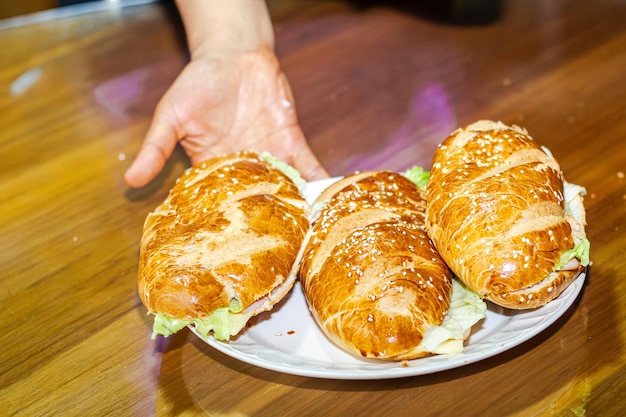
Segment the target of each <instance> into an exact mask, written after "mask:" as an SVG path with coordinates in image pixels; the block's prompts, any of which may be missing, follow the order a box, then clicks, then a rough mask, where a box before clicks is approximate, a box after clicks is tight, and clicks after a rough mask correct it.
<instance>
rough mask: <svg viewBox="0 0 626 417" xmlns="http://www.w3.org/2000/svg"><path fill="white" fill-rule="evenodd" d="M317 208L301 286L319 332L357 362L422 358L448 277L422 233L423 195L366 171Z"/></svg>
mask: <svg viewBox="0 0 626 417" xmlns="http://www.w3.org/2000/svg"><path fill="white" fill-rule="evenodd" d="M316 204H323V206H322V208H321V211H320V213H319V217H318V218H317V219H316V220H315V221H314V222H313V225H312V233H311V239H310V240H309V242H308V244H307V246H306V248H305V251H304V256H303V260H302V264H301V270H300V281H301V283H302V286H303V289H304V292H305V296H306V299H307V302H308V304H309V307H310V309H311V311H312V313H313V316H314V317H315V320H316V321H317V322H318V324H319V325H320V327H321V329H322V330H323V331H324V332H325V333H326V335H327V336H328V337H329V338H330V339H331V340H332V341H333V342H334V343H336V344H337V345H338V346H340V347H343V348H344V349H345V350H347V351H348V352H351V353H353V354H354V355H357V356H362V357H368V358H378V359H389V360H401V359H413V358H417V357H420V356H424V355H427V354H428V353H429V352H425V351H423V350H422V349H421V348H420V347H419V346H420V343H421V341H422V339H423V335H424V333H425V332H426V330H427V329H428V328H430V327H431V326H435V325H439V324H441V322H442V321H443V319H444V317H445V314H446V312H447V311H448V308H449V305H450V293H451V290H452V276H451V273H450V271H449V269H448V268H447V266H446V265H445V264H444V262H443V260H442V259H441V258H440V257H439V255H438V254H437V252H436V250H435V248H434V246H433V245H432V243H431V242H430V239H429V238H428V236H427V235H426V232H425V231H424V229H423V227H424V215H425V200H424V196H423V195H422V192H421V191H420V190H419V189H418V188H417V187H416V186H415V185H414V184H413V183H411V182H410V181H409V180H408V179H406V178H405V177H403V176H401V175H399V174H396V173H392V172H365V173H357V174H354V175H351V176H348V177H346V178H344V179H341V180H339V181H338V182H337V183H335V184H334V185H331V186H330V187H329V189H328V190H327V192H324V193H322V194H321V195H320V198H319V199H318V201H317V202H316ZM314 207H316V205H314Z"/></svg>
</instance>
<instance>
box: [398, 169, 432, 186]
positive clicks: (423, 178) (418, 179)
mask: <svg viewBox="0 0 626 417" xmlns="http://www.w3.org/2000/svg"><path fill="white" fill-rule="evenodd" d="M402 175H404V176H405V177H406V178H408V179H409V180H411V182H413V184H415V185H417V186H418V187H419V188H421V189H422V190H425V189H426V185H427V184H428V177H429V176H430V172H429V171H425V170H424V168H422V167H420V166H417V165H416V166H414V167H412V168H409V169H407V170H406V171H404V173H403V174H402Z"/></svg>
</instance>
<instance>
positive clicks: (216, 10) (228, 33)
mask: <svg viewBox="0 0 626 417" xmlns="http://www.w3.org/2000/svg"><path fill="white" fill-rule="evenodd" d="M176 4H177V6H178V9H179V12H180V15H181V18H182V20H183V24H184V25H185V32H186V35H187V42H188V46H189V51H190V54H191V56H192V58H194V57H196V56H198V55H202V54H203V53H204V52H203V51H206V50H214V49H221V50H224V49H226V50H231V51H241V52H246V51H258V50H271V51H273V50H274V31H273V27H272V22H271V19H270V16H269V12H268V10H267V6H266V4H265V1H264V0H210V1H207V0H176Z"/></svg>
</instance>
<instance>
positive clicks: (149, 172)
mask: <svg viewBox="0 0 626 417" xmlns="http://www.w3.org/2000/svg"><path fill="white" fill-rule="evenodd" d="M178 142H180V144H181V146H182V147H183V149H184V150H185V152H186V153H187V155H188V156H189V158H190V160H191V163H192V165H195V164H198V163H199V162H201V161H203V160H205V159H208V158H210V157H212V156H216V155H219V154H224V153H231V152H235V151H240V150H256V151H268V152H270V153H271V154H272V155H274V156H275V157H277V158H279V159H281V160H283V161H284V162H287V163H289V164H291V165H292V166H294V167H295V168H296V169H298V170H299V171H300V173H301V174H302V176H303V177H304V178H305V179H307V180H316V179H321V178H324V177H327V176H328V174H327V173H326V171H325V170H324V168H323V167H322V166H321V164H320V163H319V161H318V160H317V158H316V157H315V155H314V154H313V152H312V151H311V149H310V148H309V146H308V144H307V141H306V139H305V137H304V134H303V132H302V130H301V128H300V126H299V124H298V120H297V116H296V111H295V107H294V102H293V97H292V94H291V90H290V88H289V84H288V82H287V79H286V77H285V76H284V74H283V73H282V72H281V70H280V65H279V63H278V60H277V58H276V56H275V55H274V54H273V53H272V52H271V51H268V50H257V51H247V52H242V51H235V50H228V49H226V50H221V51H218V50H212V51H211V52H210V53H209V54H207V55H203V56H196V57H195V58H194V59H192V60H191V62H190V63H189V64H188V65H187V66H186V67H185V68H184V70H183V71H182V72H181V74H180V75H179V76H178V78H177V79H176V80H175V82H174V83H173V84H172V86H171V87H170V89H169V90H168V91H167V92H166V93H165V94H164V96H163V97H162V99H161V100H160V102H159V103H158V105H157V108H156V110H155V113H154V118H153V121H152V124H151V125H150V127H149V129H148V132H147V134H146V137H145V139H144V142H143V146H142V148H141V149H140V151H139V153H138V155H137V156H136V158H135V160H134V161H133V163H132V165H131V166H130V167H129V169H128V170H127V171H126V173H125V176H124V179H125V181H126V182H127V183H128V184H129V185H130V186H133V187H141V186H143V185H146V184H147V183H149V182H150V181H151V180H152V179H154V178H155V177H156V176H157V175H158V173H159V172H160V171H161V170H162V169H163V167H164V165H165V163H166V161H167V159H168V158H169V157H170V156H171V154H172V152H173V150H174V148H175V146H176V144H177V143H178Z"/></svg>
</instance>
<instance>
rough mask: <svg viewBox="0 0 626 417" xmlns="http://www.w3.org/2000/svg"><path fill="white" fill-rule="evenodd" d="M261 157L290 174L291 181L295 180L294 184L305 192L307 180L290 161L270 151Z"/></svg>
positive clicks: (287, 174)
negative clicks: (279, 157) (284, 160)
mask: <svg viewBox="0 0 626 417" xmlns="http://www.w3.org/2000/svg"><path fill="white" fill-rule="evenodd" d="M260 157H261V158H262V159H263V160H265V161H267V162H269V163H270V164H272V165H273V166H274V167H276V168H277V169H279V170H281V171H282V173H283V174H285V175H286V176H288V177H289V178H290V179H291V181H293V182H294V184H296V186H297V187H298V190H300V193H301V194H303V193H304V190H305V188H306V184H307V182H306V180H305V179H304V178H302V175H300V172H299V171H298V170H297V169H295V168H294V167H292V166H291V165H289V164H288V163H286V162H283V161H281V160H280V159H278V158H276V157H274V156H272V154H270V153H269V152H262V153H261V155H260Z"/></svg>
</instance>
